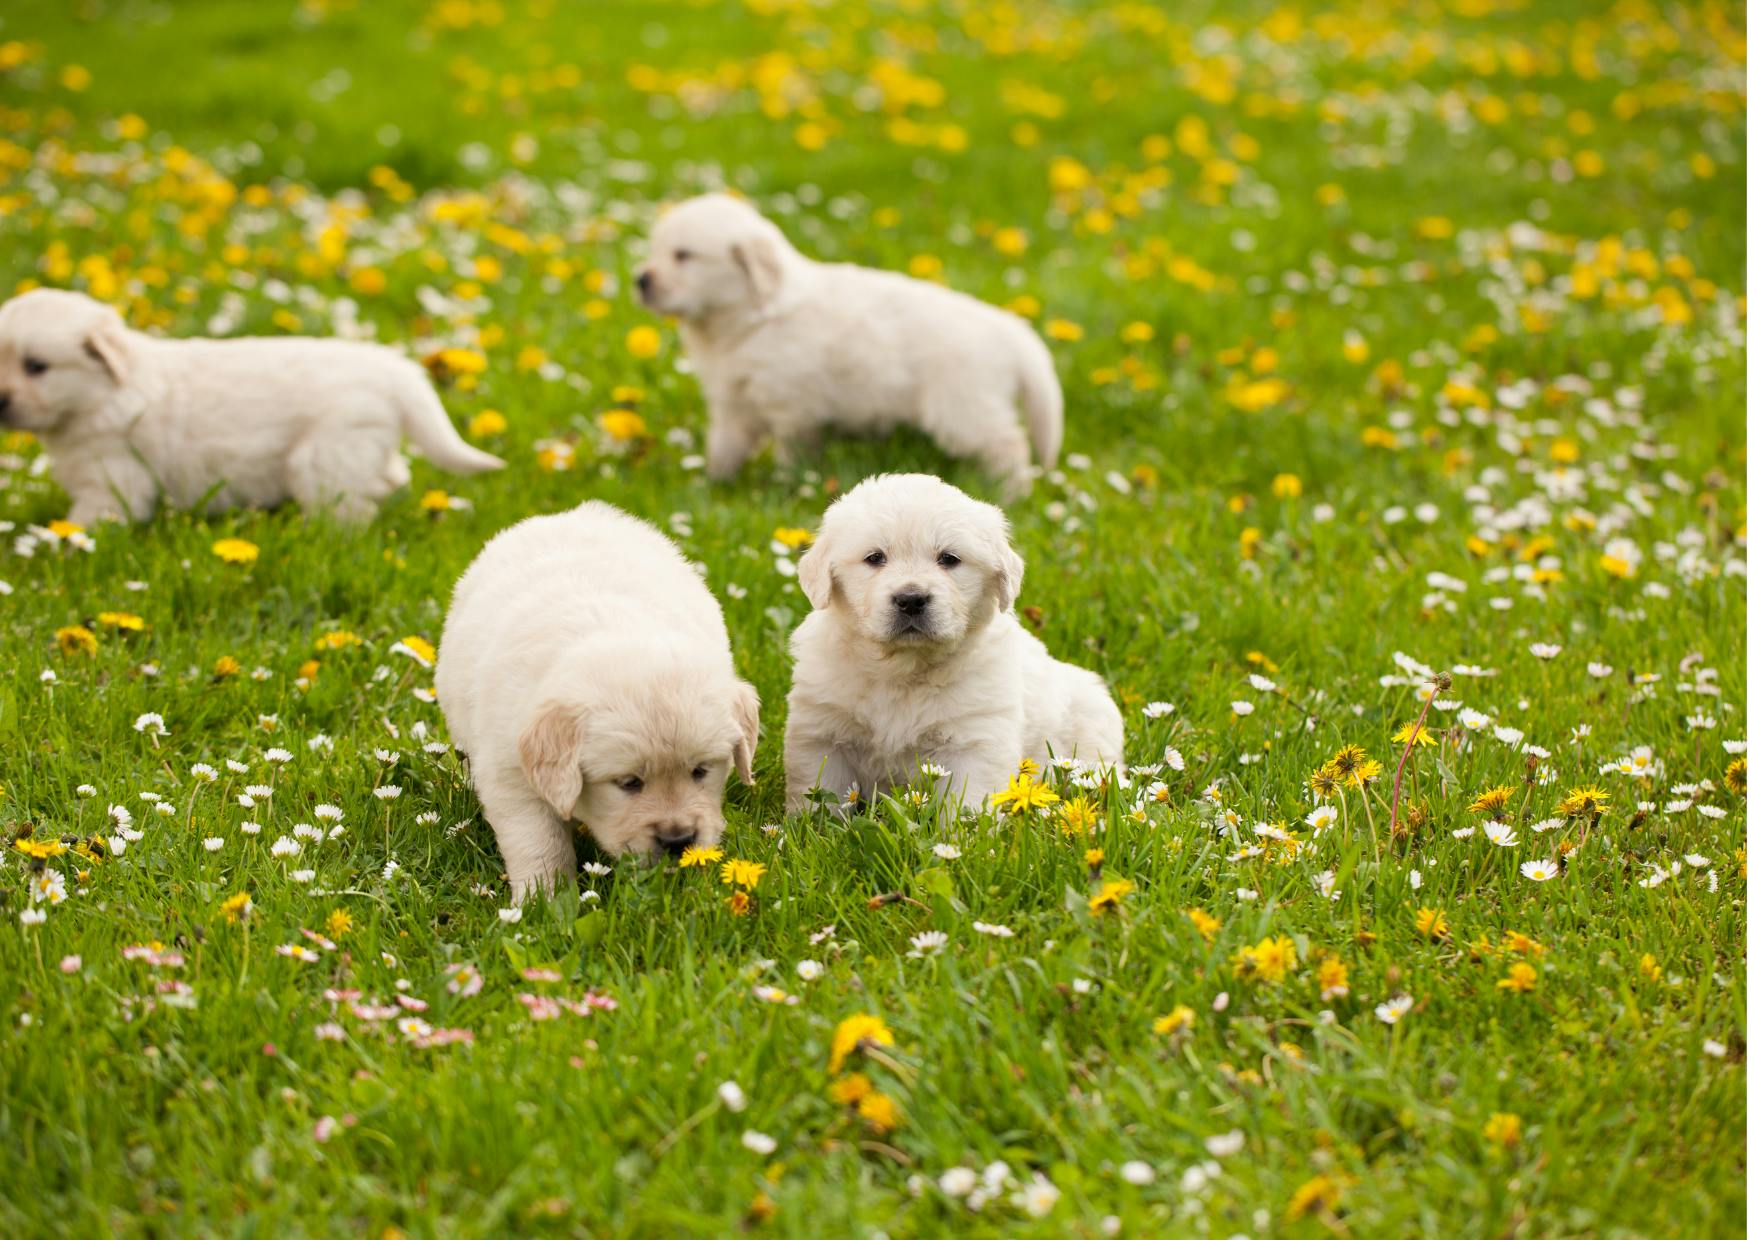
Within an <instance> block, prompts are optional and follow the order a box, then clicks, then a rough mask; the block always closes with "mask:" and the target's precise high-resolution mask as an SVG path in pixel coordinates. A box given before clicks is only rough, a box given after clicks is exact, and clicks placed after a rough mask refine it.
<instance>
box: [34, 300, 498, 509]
mask: <svg viewBox="0 0 1748 1240" xmlns="http://www.w3.org/2000/svg"><path fill="white" fill-rule="evenodd" d="M0 427H11V428H15V429H18V430H27V431H33V432H35V434H36V435H37V436H38V437H40V438H41V439H42V441H43V444H44V446H45V447H47V449H48V452H49V456H50V460H51V462H52V465H53V468H54V474H55V480H56V481H57V482H59V483H60V484H61V486H62V487H63V488H65V489H66V491H67V493H68V494H69V495H71V496H72V498H73V508H72V511H71V512H70V513H69V514H68V515H69V517H70V518H71V519H72V520H73V521H75V522H77V523H78V524H80V525H92V524H94V523H96V522H98V521H102V520H121V521H126V520H133V521H140V520H144V519H145V518H147V517H149V516H151V514H152V511H153V510H154V509H155V508H156V507H157V505H158V504H159V503H161V502H162V503H166V504H169V505H170V506H171V507H174V508H190V507H193V506H194V505H196V504H202V505H204V507H205V509H206V511H208V512H218V511H222V510H224V509H227V508H270V507H272V506H274V505H276V504H280V503H283V502H284V501H286V500H288V499H293V500H296V501H297V502H298V503H300V504H302V505H304V506H305V507H306V508H327V509H331V510H332V511H333V513H334V515H335V516H337V517H339V518H340V519H342V520H349V521H363V520H369V519H370V518H371V517H372V516H374V515H375V513H376V506H377V503H378V502H379V501H380V500H381V499H382V498H383V497H384V496H386V495H388V494H390V493H391V492H393V491H395V490H397V489H399V488H400V487H402V486H404V485H406V482H407V479H408V477H409V476H410V475H409V473H408V471H407V462H406V460H405V459H404V458H403V457H402V456H401V436H402V435H403V434H405V435H407V436H408V437H409V438H411V439H412V441H413V442H414V443H415V444H417V445H418V446H419V449H420V450H421V451H422V452H423V453H424V454H425V456H426V457H427V458H428V459H429V460H430V461H431V463H432V464H433V465H436V466H437V467H438V468H439V469H445V470H448V471H449V472H450V473H455V474H474V473H478V472H480V471H481V470H486V469H498V468H500V467H501V466H502V465H503V462H502V461H500V460H499V459H498V458H497V457H495V456H491V455H490V454H488V453H485V452H481V451H480V450H479V449H477V448H474V447H471V446H470V445H469V444H468V443H467V442H466V441H465V440H463V439H462V438H461V436H460V435H458V434H457V433H456V431H455V428H454V427H453V426H451V425H450V424H449V416H448V414H446V413H445V412H444V411H443V405H442V403H441V402H440V401H439V400H438V399H437V394H436V393H435V392H433V391H432V390H431V384H430V383H429V381H427V379H426V378H425V372H424V371H423V370H421V369H420V368H419V366H418V365H417V363H414V362H412V361H409V360H408V359H406V358H404V357H402V356H401V355H400V354H398V353H396V352H394V351H393V350H392V349H388V348H385V347H383V346H382V345H375V344H364V343H359V342H355V341H348V340H314V339H309V338H307V337H297V336H287V337H259V338H245V339H239V340H205V339H196V340H162V339H159V338H157V337H155V336H147V335H145V334H143V333H141V332H136V331H130V330H129V329H128V327H127V326H126V325H125V324H124V323H123V322H122V320H121V316H120V315H119V314H117V313H116V312H115V311H114V310H112V309H111V308H110V307H108V306H106V305H104V304H103V303H102V302H99V301H95V300H93V299H92V298H90V297H87V296H85V295H84V294H83V293H71V292H66V291H64V290H61V289H33V290H32V291H30V292H28V293H21V294H20V295H19V296H17V297H14V298H13V299H12V300H11V301H8V302H7V303H6V304H5V305H4V306H0Z"/></svg>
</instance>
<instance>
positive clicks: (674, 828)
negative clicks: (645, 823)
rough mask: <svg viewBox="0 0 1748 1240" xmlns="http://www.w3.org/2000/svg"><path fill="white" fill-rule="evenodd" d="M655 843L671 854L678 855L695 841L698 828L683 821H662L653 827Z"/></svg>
mask: <svg viewBox="0 0 1748 1240" xmlns="http://www.w3.org/2000/svg"><path fill="white" fill-rule="evenodd" d="M655 837H656V843H657V844H660V845H661V846H662V848H663V849H664V850H666V851H667V852H668V853H669V854H671V855H673V856H676V857H677V856H679V855H680V854H681V853H683V852H685V851H686V850H687V849H688V848H690V847H692V845H693V844H694V843H695V842H697V839H698V828H697V827H694V826H690V825H688V824H686V823H683V822H664V823H662V824H661V825H660V826H658V827H657V828H656V829H655Z"/></svg>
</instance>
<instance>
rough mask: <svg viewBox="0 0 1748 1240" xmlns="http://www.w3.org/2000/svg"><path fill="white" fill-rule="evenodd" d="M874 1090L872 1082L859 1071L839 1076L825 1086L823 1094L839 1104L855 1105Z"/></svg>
mask: <svg viewBox="0 0 1748 1240" xmlns="http://www.w3.org/2000/svg"><path fill="white" fill-rule="evenodd" d="M873 1090H874V1083H873V1082H872V1081H870V1080H869V1079H868V1078H867V1077H866V1076H864V1075H862V1073H860V1072H852V1073H850V1074H849V1075H848V1076H841V1077H839V1078H838V1079H837V1080H835V1081H833V1082H832V1083H831V1085H830V1086H828V1087H827V1088H826V1091H825V1095H826V1097H828V1098H830V1099H831V1100H832V1101H833V1102H836V1103H838V1104H839V1105H841V1106H855V1105H856V1103H858V1102H860V1101H861V1100H862V1099H863V1098H866V1097H867V1096H868V1095H869V1094H870V1093H872V1092H873Z"/></svg>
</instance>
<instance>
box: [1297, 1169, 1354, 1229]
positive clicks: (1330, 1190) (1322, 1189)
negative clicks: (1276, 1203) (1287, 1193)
mask: <svg viewBox="0 0 1748 1240" xmlns="http://www.w3.org/2000/svg"><path fill="white" fill-rule="evenodd" d="M1340 1201H1341V1185H1340V1184H1338V1183H1336V1181H1335V1180H1334V1178H1333V1177H1331V1176H1327V1175H1314V1176H1312V1177H1311V1178H1310V1179H1309V1180H1306V1181H1305V1182H1304V1183H1303V1184H1301V1185H1299V1187H1298V1188H1296V1189H1294V1190H1293V1196H1292V1199H1291V1200H1290V1201H1288V1202H1287V1221H1288V1222H1289V1223H1293V1222H1297V1221H1298V1220H1299V1219H1302V1218H1304V1217H1305V1216H1306V1215H1307V1214H1328V1213H1330V1212H1332V1211H1333V1210H1334V1209H1335V1207H1336V1205H1337V1204H1338V1203H1339V1202H1340Z"/></svg>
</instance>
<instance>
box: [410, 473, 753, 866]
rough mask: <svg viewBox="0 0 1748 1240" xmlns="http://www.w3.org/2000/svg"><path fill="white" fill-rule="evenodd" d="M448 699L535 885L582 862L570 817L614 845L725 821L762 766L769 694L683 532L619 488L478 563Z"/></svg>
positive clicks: (684, 833)
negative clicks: (751, 675) (674, 536)
mask: <svg viewBox="0 0 1748 1240" xmlns="http://www.w3.org/2000/svg"><path fill="white" fill-rule="evenodd" d="M437 701H438V704H439V705H440V706H442V708H443V715H444V718H445V719H446V720H447V721H448V723H449V736H450V739H451V740H453V741H454V742H455V746H456V748H458V749H460V750H461V751H462V752H463V753H465V754H466V755H467V759H468V766H469V769H470V771H471V773H472V776H473V785H474V789H475V790H476V791H477V792H478V793H479V799H480V805H481V806H482V807H483V808H484V809H485V814H486V819H487V821H489V822H490V823H491V824H492V830H493V831H494V832H495V833H496V834H497V837H498V851H499V852H501V853H502V854H503V857H504V865H505V868H506V869H507V870H508V871H509V875H510V889H511V892H512V894H513V895H514V897H515V898H516V899H517V900H518V901H520V900H522V899H523V898H524V897H526V896H527V895H528V893H529V892H530V891H533V890H534V889H536V888H545V889H550V888H551V887H552V886H553V884H554V883H555V882H556V881H557V880H558V879H559V878H560V877H565V878H569V877H571V876H573V875H574V874H575V873H576V854H575V852H574V851H573V847H572V844H573V841H572V833H571V826H570V824H571V823H572V822H573V821H576V822H581V823H584V824H586V825H587V827H588V829H589V833H590V834H591V835H593V836H594V837H595V840H596V842H597V843H599V844H600V845H601V847H602V848H603V849H604V850H606V851H607V852H609V853H612V854H614V855H618V854H620V853H627V852H631V853H651V852H655V851H656V850H658V849H667V850H668V851H669V852H675V853H677V852H679V851H680V850H682V849H684V848H686V847H687V846H689V845H693V844H696V845H699V846H700V847H703V846H707V845H710V844H714V843H716V841H717V840H718V839H720V838H721V837H722V788H723V784H724V782H725V781H726V780H727V778H728V769H729V767H730V766H731V765H732V766H733V767H734V769H735V770H736V771H737V772H739V774H740V777H741V780H742V782H744V783H751V782H752V778H753V771H752V766H753V750H754V749H755V748H756V747H757V745H758V742H759V695H758V694H757V693H756V692H755V691H754V690H753V687H752V686H751V685H749V684H747V683H746V682H745V681H743V680H741V679H739V678H738V677H736V676H735V674H734V659H733V656H732V655H731V654H730V652H729V645H728V630H727V629H726V628H725V627H724V626H723V623H722V608H721V607H719V606H718V605H717V602H716V599H715V597H714V596H713V595H712V594H711V593H710V591H709V589H707V588H706V587H705V585H704V581H703V578H702V577H700V576H699V574H698V571H697V570H696V569H694V568H693V567H692V565H690V564H689V563H687V562H686V559H685V557H683V556H682V555H681V554H680V551H679V548H677V547H675V546H674V544H673V543H671V542H669V541H668V539H667V538H666V537H664V536H663V535H662V534H661V533H660V532H659V531H658V530H656V529H655V527H653V526H651V525H648V524H646V523H645V522H643V521H639V520H637V518H635V517H632V516H629V515H628V514H626V513H624V512H621V511H620V510H619V509H617V508H615V507H613V506H612V505H611V504H603V503H598V502H591V503H587V504H583V505H582V506H581V507H578V508H574V509H572V510H571V511H569V512H563V513H559V514H557V515H555V516H547V517H530V518H529V519H528V520H526V521H522V522H520V523H518V524H516V525H513V526H511V527H510V528H509V529H507V530H505V531H503V532H502V533H501V534H499V535H498V536H497V537H495V538H493V539H492V540H491V542H489V543H487V544H486V546H485V549H484V550H482V551H481V552H480V553H479V556H478V557H477V558H476V559H475V560H474V562H473V563H472V564H471V565H470V566H469V567H468V570H467V572H465V573H464V574H462V577H461V580H460V581H459V582H457V583H456V586H455V598H454V601H453V602H452V603H451V604H450V607H449V616H448V619H447V620H446V621H445V622H444V626H443V641H442V644H441V645H440V646H439V647H438V652H437Z"/></svg>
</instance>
